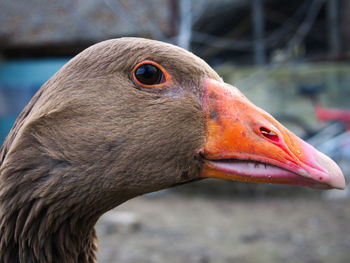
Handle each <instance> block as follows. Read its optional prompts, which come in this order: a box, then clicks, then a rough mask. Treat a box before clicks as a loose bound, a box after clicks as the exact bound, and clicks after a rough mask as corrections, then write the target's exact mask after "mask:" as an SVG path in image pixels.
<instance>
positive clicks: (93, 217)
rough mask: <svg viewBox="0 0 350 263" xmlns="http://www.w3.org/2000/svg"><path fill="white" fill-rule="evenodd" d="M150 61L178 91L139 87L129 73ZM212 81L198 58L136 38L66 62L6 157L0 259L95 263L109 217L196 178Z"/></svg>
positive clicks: (1, 174) (23, 121)
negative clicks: (99, 233)
mask: <svg viewBox="0 0 350 263" xmlns="http://www.w3.org/2000/svg"><path fill="white" fill-rule="evenodd" d="M146 59H151V60H153V61H155V62H157V63H159V64H161V65H162V66H163V67H164V68H165V69H166V70H167V71H168V72H169V73H170V74H171V75H172V78H173V80H174V81H173V84H172V85H168V86H166V87H163V88H161V89H160V88H155V89H144V88H140V87H137V86H136V85H135V84H134V82H133V81H132V79H131V75H130V72H131V71H132V69H133V67H134V66H135V65H136V64H137V63H139V62H141V61H143V60H146ZM204 77H210V78H213V79H219V77H218V75H217V74H216V73H215V72H214V71H213V70H212V69H211V68H210V67H209V66H208V65H207V64H206V63H205V62H204V61H202V60H201V59H199V58H198V57H196V56H194V55H193V54H191V53H189V52H187V51H184V50H182V49H180V48H177V47H174V46H172V45H169V44H164V43H161V42H156V41H151V40H145V39H137V38H121V39H114V40H109V41H105V42H101V43H99V44H96V45H94V46H92V47H90V48H88V49H87V50H85V51H83V52H82V53H80V54H79V55H77V56H76V57H75V58H73V59H72V60H71V61H70V62H68V63H67V64H66V65H65V66H64V67H63V68H62V69H61V70H60V71H59V72H57V73H56V74H55V75H54V76H53V77H52V78H51V79H50V80H49V81H48V82H47V83H45V84H44V85H43V86H42V87H41V89H40V90H39V91H38V93H37V94H36V95H35V96H34V98H33V99H32V101H31V102H30V103H29V104H28V106H27V107H26V108H25V109H24V110H23V112H22V113H21V114H20V116H19V117H18V119H17V121H16V123H15V124H14V126H13V129H12V130H11V132H10V133H9V135H8V137H7V139H6V141H5V143H4V144H3V146H2V148H1V150H0V211H1V214H0V262H3V263H10V262H11V263H12V262H41V263H42V262H66V263H69V262H95V256H94V251H95V249H96V245H95V241H96V235H95V231H94V225H95V223H96V221H97V220H98V218H99V217H100V216H101V215H102V214H103V213H104V212H106V211H108V210H109V209H111V208H113V207H115V206H117V205H119V204H120V203H122V202H124V201H126V200H128V199H130V198H132V197H134V196H137V195H141V194H143V193H147V192H151V191H155V190H158V189H162V188H166V187H170V186H171V185H174V184H178V183H182V182H184V181H190V180H193V179H195V178H196V177H197V176H198V170H199V169H200V167H201V163H200V162H199V161H198V160H196V159H195V158H194V156H195V153H196V150H197V149H198V148H199V147H200V146H201V145H202V144H203V143H204V140H205V120H204V117H203V113H202V105H201V96H202V94H201V89H200V87H201V85H202V82H201V81H202V79H203V78H204Z"/></svg>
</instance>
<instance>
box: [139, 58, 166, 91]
mask: <svg viewBox="0 0 350 263" xmlns="http://www.w3.org/2000/svg"><path fill="white" fill-rule="evenodd" d="M133 78H134V80H135V82H136V83H137V84H139V85H141V86H142V87H148V88H149V87H155V86H158V85H160V84H166V82H169V80H170V75H169V74H168V73H167V72H166V71H165V69H164V68H163V67H161V66H160V65H158V64H157V63H155V62H153V61H143V62H141V63H139V64H138V65H137V66H136V67H135V68H134V70H133Z"/></svg>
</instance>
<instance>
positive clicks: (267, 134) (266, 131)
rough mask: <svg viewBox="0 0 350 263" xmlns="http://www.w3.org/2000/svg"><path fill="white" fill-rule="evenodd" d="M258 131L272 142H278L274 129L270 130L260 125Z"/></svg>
mask: <svg viewBox="0 0 350 263" xmlns="http://www.w3.org/2000/svg"><path fill="white" fill-rule="evenodd" d="M260 133H261V134H262V135H263V136H264V137H265V138H267V139H269V140H271V141H273V142H279V140H280V139H279V137H278V135H277V133H275V132H274V131H271V130H270V129H268V128H266V127H260Z"/></svg>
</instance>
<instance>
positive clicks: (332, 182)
mask: <svg viewBox="0 0 350 263" xmlns="http://www.w3.org/2000/svg"><path fill="white" fill-rule="evenodd" d="M317 159H318V160H317V162H318V163H319V164H320V165H321V166H322V167H323V168H324V169H325V170H326V171H327V173H328V174H329V181H328V184H329V186H330V187H332V188H336V189H339V190H344V189H345V187H346V182H345V178H344V175H343V173H342V171H341V169H340V168H339V166H338V165H337V164H336V163H335V162H334V161H333V160H332V159H331V158H329V157H328V156H326V155H325V154H323V153H320V152H319V156H318V158H317Z"/></svg>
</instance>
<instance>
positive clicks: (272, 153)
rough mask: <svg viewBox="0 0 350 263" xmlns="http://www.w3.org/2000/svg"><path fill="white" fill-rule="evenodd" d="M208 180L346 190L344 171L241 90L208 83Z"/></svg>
mask: <svg viewBox="0 0 350 263" xmlns="http://www.w3.org/2000/svg"><path fill="white" fill-rule="evenodd" d="M205 90H206V92H205V95H204V97H205V98H204V110H205V112H206V122H207V123H206V124H207V126H206V128H207V135H206V143H205V146H204V149H202V150H201V152H200V154H201V155H202V157H203V158H204V166H203V169H202V171H201V176H202V177H216V178H226V179H232V180H238V181H248V182H262V183H278V184H293V185H302V186H308V187H312V188H318V189H330V188H338V189H344V188H345V180H344V176H343V174H342V172H341V170H340V168H339V167H338V165H337V164H336V163H335V162H334V161H332V160H331V159H330V158H328V157H327V156H325V155H324V154H322V153H321V152H319V151H317V150H316V149H315V148H313V147H312V146H311V145H309V144H307V143H306V142H304V141H303V140H302V139H300V138H299V137H297V136H296V135H294V134H293V133H292V132H290V131H289V130H287V129H286V128H285V127H283V125H281V124H280V123H279V122H278V121H276V120H275V119H274V118H273V117H272V116H271V115H269V114H268V113H266V112H265V111H263V110H262V109H260V108H258V107H256V106H255V105H253V104H252V103H251V102H250V101H249V100H248V99H247V98H246V97H245V96H244V95H243V94H242V93H241V92H240V91H239V90H238V89H237V88H235V87H233V86H231V85H228V84H226V83H223V82H218V81H215V80H212V79H207V80H206V81H205Z"/></svg>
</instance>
